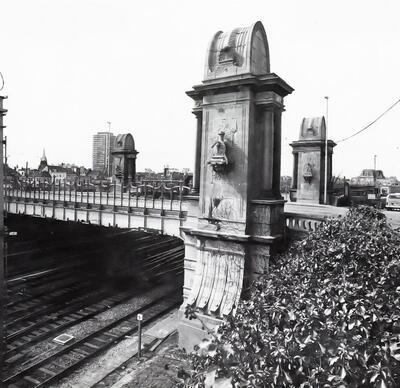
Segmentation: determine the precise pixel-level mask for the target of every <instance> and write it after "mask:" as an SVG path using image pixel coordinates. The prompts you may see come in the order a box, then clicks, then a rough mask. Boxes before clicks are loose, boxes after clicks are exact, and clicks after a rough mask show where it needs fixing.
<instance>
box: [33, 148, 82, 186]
mask: <svg viewBox="0 0 400 388" xmlns="http://www.w3.org/2000/svg"><path fill="white" fill-rule="evenodd" d="M37 171H38V173H42V176H40V174H36V178H37V177H43V178H44V177H45V178H50V180H51V181H52V182H55V183H56V184H60V183H64V182H75V181H76V180H77V178H78V177H79V172H78V169H74V168H69V167H65V165H64V164H62V165H61V166H54V165H50V164H47V158H46V153H45V150H43V156H42V157H41V159H40V164H39V167H38V170H37Z"/></svg>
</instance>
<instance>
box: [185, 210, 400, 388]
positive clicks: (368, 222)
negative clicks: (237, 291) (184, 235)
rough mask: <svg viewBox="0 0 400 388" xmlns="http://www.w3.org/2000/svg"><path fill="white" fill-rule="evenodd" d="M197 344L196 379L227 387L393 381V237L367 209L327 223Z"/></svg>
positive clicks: (399, 331)
mask: <svg viewBox="0 0 400 388" xmlns="http://www.w3.org/2000/svg"><path fill="white" fill-rule="evenodd" d="M188 313H189V314H192V316H195V313H193V312H190V309H189V310H188ZM200 347H202V348H206V351H204V350H203V352H202V353H197V354H196V355H193V357H192V360H193V366H194V370H195V371H196V372H197V373H196V374H195V376H196V379H197V381H200V380H201V379H199V376H203V375H202V373H204V375H207V373H206V372H208V374H209V372H210V371H213V372H212V373H216V374H217V376H220V377H225V380H224V381H225V382H226V381H229V382H230V384H231V385H232V386H234V387H382V388H384V387H388V388H391V387H400V362H399V361H400V235H399V233H398V232H396V231H394V230H393V229H391V228H390V227H389V226H388V225H387V223H386V219H385V217H384V216H383V215H382V214H381V213H379V211H377V210H375V209H372V208H368V207H359V208H354V209H350V210H349V212H348V214H347V215H346V216H345V217H343V218H338V219H332V220H328V221H327V222H326V223H325V224H324V225H323V226H322V227H320V228H319V229H318V230H316V231H315V232H313V233H310V235H309V236H308V237H307V238H306V239H305V240H303V241H301V242H298V243H296V244H295V245H294V246H293V247H292V248H291V249H290V250H289V252H288V253H286V254H285V255H283V256H282V257H280V258H279V259H278V260H277V262H276V263H275V265H273V266H271V270H270V274H269V275H268V276H265V277H264V278H262V279H260V280H259V281H258V282H257V283H256V284H254V286H253V287H252V290H251V296H250V297H249V298H248V299H247V300H243V301H241V302H240V304H239V306H238V308H237V311H236V315H235V316H231V317H229V318H228V320H227V322H226V323H225V324H224V325H223V326H221V327H220V328H219V329H218V334H217V335H216V337H215V338H213V339H212V340H211V341H210V342H209V343H207V342H205V343H204V344H202V346H200ZM227 379H228V380H227ZM202 384H203V383H200V384H199V385H198V386H199V387H200V386H202ZM224 386H225V385H224Z"/></svg>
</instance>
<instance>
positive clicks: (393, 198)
mask: <svg viewBox="0 0 400 388" xmlns="http://www.w3.org/2000/svg"><path fill="white" fill-rule="evenodd" d="M385 207H386V209H388V210H394V209H398V210H400V194H399V193H392V194H388V195H387V197H386V206H385Z"/></svg>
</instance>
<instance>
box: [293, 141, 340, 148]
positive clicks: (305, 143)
mask: <svg viewBox="0 0 400 388" xmlns="http://www.w3.org/2000/svg"><path fill="white" fill-rule="evenodd" d="M289 145H290V146H291V147H293V148H299V147H314V148H315V147H325V140H321V139H320V140H296V141H294V142H292V143H290V144H289ZM335 146H336V143H335V142H334V141H333V140H328V147H331V148H333V147H335Z"/></svg>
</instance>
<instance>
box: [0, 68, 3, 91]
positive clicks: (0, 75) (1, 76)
mask: <svg viewBox="0 0 400 388" xmlns="http://www.w3.org/2000/svg"><path fill="white" fill-rule="evenodd" d="M0 78H1V88H0V91H1V90H3V88H4V77H3V74H1V71H0Z"/></svg>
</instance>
